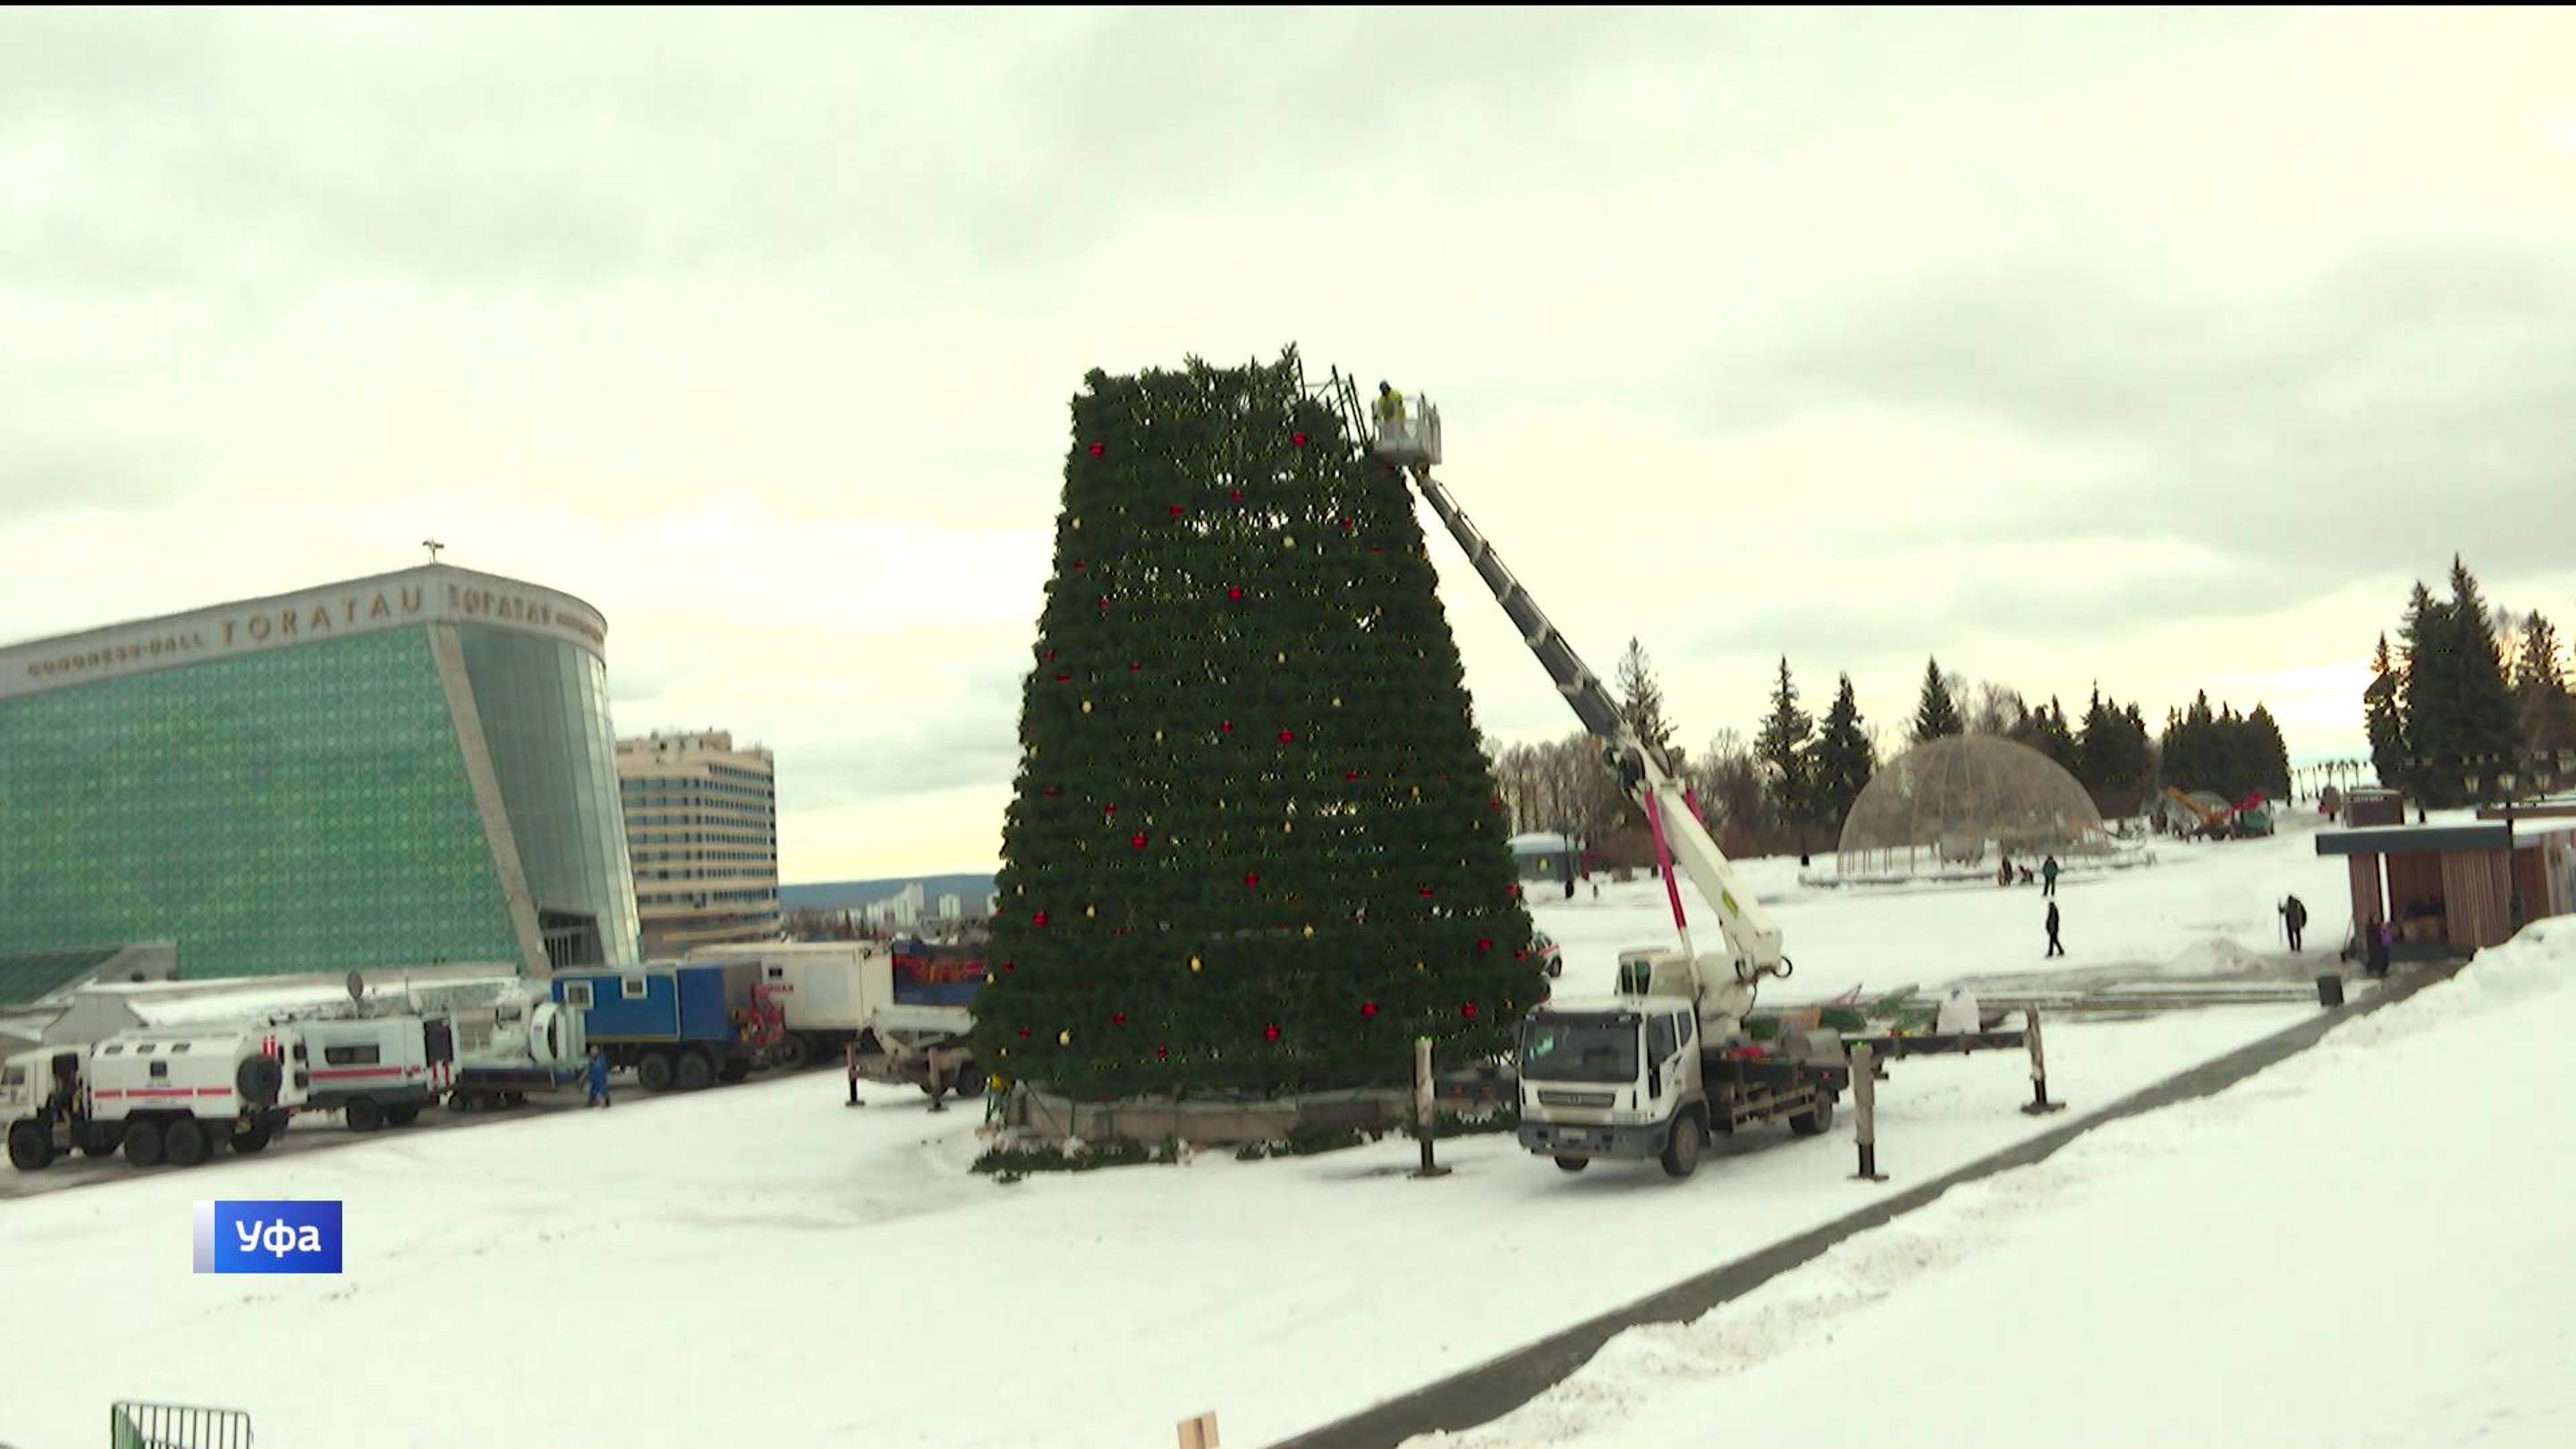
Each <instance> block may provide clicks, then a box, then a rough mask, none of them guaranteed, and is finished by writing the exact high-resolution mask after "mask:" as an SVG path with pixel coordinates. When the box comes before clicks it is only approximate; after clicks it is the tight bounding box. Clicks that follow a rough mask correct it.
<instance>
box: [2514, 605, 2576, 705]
mask: <svg viewBox="0 0 2576 1449" xmlns="http://www.w3.org/2000/svg"><path fill="white" fill-rule="evenodd" d="M2513 688H2514V692H2515V693H2516V694H2520V695H2524V696H2526V697H2530V696H2537V697H2540V698H2544V699H2547V698H2556V697H2560V696H2564V695H2565V694H2566V693H2567V675H2566V671H2564V670H2563V669H2561V668H2560V667H2559V663H2558V630H2557V628H2556V627H2555V626H2553V625H2552V624H2551V623H2550V622H2549V620H2548V618H2547V617H2546V616H2544V615H2543V614H2542V613H2541V612H2540V611H2539V610H2538V609H2534V610H2532V611H2531V614H2530V616H2529V617H2527V618H2525V619H2524V620H2523V622H2522V648H2521V650H2520V651H2519V652H2518V653H2517V654H2516V655H2515V657H2514V665H2513Z"/></svg>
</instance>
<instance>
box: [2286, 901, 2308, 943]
mask: <svg viewBox="0 0 2576 1449" xmlns="http://www.w3.org/2000/svg"><path fill="white" fill-rule="evenodd" d="M2281 924H2282V925H2284V926H2286V927H2288V928H2289V932H2290V954H2292V955H2294V956H2295V955H2297V954H2298V952H2299V933H2300V932H2301V931H2304V930H2306V929H2307V928H2308V906H2307V903H2306V902H2305V901H2302V900H2300V899H2299V898H2298V897H2297V896H2292V897H2290V898H2289V899H2288V900H2286V901H2283V902H2282V903H2281Z"/></svg>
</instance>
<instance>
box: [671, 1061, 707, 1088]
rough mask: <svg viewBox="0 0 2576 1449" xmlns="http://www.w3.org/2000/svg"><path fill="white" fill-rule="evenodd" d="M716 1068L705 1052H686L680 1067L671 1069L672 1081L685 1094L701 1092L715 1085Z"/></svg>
mask: <svg viewBox="0 0 2576 1449" xmlns="http://www.w3.org/2000/svg"><path fill="white" fill-rule="evenodd" d="M715 1079H716V1068H715V1064H714V1063H713V1062H710V1061H708V1060H707V1054H706V1053H705V1052H684V1053H682V1054H681V1056H680V1063H679V1065H678V1066H676V1067H674V1068H672V1069H671V1081H672V1084H673V1085H674V1086H677V1087H678V1088H679V1089H680V1090H681V1091H683V1092H700V1091H704V1090H706V1089H707V1088H708V1087H709V1086H711V1085H713V1084H714V1082H715Z"/></svg>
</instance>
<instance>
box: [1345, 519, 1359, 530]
mask: <svg viewBox="0 0 2576 1449" xmlns="http://www.w3.org/2000/svg"><path fill="white" fill-rule="evenodd" d="M1357 527H1359V525H1358V524H1356V523H1353V522H1352V521H1351V520H1350V519H1348V518H1345V519H1343V520H1342V531H1343V532H1344V533H1348V532H1350V531H1351V530H1352V529H1354V528H1357Z"/></svg>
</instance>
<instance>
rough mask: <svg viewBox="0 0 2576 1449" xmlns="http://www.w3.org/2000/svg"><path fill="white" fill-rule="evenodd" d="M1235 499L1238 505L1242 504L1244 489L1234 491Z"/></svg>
mask: <svg viewBox="0 0 2576 1449" xmlns="http://www.w3.org/2000/svg"><path fill="white" fill-rule="evenodd" d="M1233 497H1234V501H1235V502H1237V503H1241V502H1242V501H1243V490H1242V489H1240V488H1237V489H1236V490H1234V495H1233Z"/></svg>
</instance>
